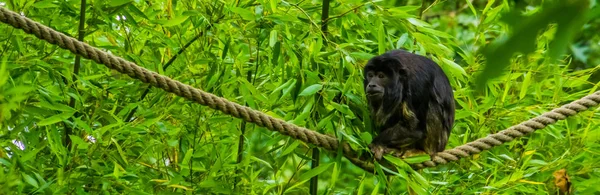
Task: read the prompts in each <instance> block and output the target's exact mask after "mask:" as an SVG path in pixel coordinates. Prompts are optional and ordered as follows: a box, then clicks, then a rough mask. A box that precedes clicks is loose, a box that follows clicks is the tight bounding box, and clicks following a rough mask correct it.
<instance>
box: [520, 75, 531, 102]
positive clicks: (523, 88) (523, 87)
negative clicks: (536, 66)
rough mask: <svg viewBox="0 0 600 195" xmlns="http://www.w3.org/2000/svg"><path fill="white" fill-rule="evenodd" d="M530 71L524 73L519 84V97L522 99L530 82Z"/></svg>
mask: <svg viewBox="0 0 600 195" xmlns="http://www.w3.org/2000/svg"><path fill="white" fill-rule="evenodd" d="M531 75H532V73H531V72H527V73H525V79H523V84H522V85H521V92H519V99H520V100H522V99H523V98H524V97H525V95H527V89H528V88H529V84H531Z"/></svg>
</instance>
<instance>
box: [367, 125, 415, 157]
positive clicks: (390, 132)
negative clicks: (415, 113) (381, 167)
mask: <svg viewBox="0 0 600 195" xmlns="http://www.w3.org/2000/svg"><path fill="white" fill-rule="evenodd" d="M423 137H424V135H423V132H422V131H419V130H412V131H411V130H408V129H407V128H406V127H404V126H402V125H400V124H397V125H394V126H393V127H390V128H388V129H386V130H384V131H382V132H381V133H379V135H377V137H375V139H373V142H372V143H371V144H370V145H369V147H370V148H371V152H372V153H373V155H374V156H375V158H376V159H381V157H382V156H383V152H384V148H386V147H387V148H402V147H406V146H410V145H412V144H414V143H415V142H417V141H419V140H421V139H423Z"/></svg>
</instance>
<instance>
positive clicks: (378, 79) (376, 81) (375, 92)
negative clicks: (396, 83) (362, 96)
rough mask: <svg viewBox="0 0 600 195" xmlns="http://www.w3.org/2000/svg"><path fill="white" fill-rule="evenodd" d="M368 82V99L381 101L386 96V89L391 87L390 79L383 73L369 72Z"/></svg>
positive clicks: (366, 90)
mask: <svg viewBox="0 0 600 195" xmlns="http://www.w3.org/2000/svg"><path fill="white" fill-rule="evenodd" d="M366 81H367V82H366V86H365V92H366V94H367V98H369V99H381V98H382V97H383V96H384V95H385V92H386V91H385V88H386V86H387V85H389V82H390V77H389V76H388V75H386V74H385V73H384V72H382V71H368V72H367V75H366Z"/></svg>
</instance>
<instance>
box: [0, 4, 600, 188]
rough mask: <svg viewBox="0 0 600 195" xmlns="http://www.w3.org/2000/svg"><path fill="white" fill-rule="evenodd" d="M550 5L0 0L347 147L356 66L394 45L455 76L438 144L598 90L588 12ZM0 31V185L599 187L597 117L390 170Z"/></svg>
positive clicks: (361, 140)
mask: <svg viewBox="0 0 600 195" xmlns="http://www.w3.org/2000/svg"><path fill="white" fill-rule="evenodd" d="M324 2H325V3H324ZM546 3H547V4H545V3H542V2H541V1H534V0H531V1H509V0H503V1H493V0H492V1H483V0H473V1H443V0H435V1H425V2H422V1H413V0H397V1H360V0H344V1H331V2H329V1H327V0H325V1H315V0H311V1H306V0H300V1H276V0H257V1H247V0H239V1H209V0H199V1H172V0H167V1H159V0H147V1H139V0H136V1H129V0H111V1H99V0H96V1H89V2H86V5H85V6H84V8H85V9H84V12H82V11H81V10H80V7H81V6H82V2H81V1H72V0H42V1H28V0H12V1H6V0H0V6H4V7H6V8H8V9H10V10H13V11H15V12H18V13H21V14H22V15H24V16H26V17H28V18H31V19H33V20H35V21H38V22H40V23H42V24H44V25H48V26H50V27H51V28H53V29H56V30H58V31H60V32H63V33H65V34H68V35H70V36H73V37H77V36H78V34H79V27H78V26H79V24H80V20H81V19H82V18H81V16H82V13H83V15H85V18H84V19H85V25H84V26H83V28H82V30H83V32H85V36H84V37H83V38H84V41H85V42H87V43H89V44H91V45H93V46H96V47H98V48H101V49H105V50H107V51H109V52H111V53H113V54H116V55H118V56H121V57H123V58H125V59H128V60H130V61H133V62H135V63H137V64H139V65H141V66H144V67H146V68H148V69H151V70H154V71H157V72H159V73H161V74H164V75H168V76H169V77H171V78H174V79H177V80H179V81H182V82H184V83H187V84H190V85H192V86H195V87H198V88H200V89H202V90H205V91H207V92H210V93H214V94H216V95H218V96H222V97H225V98H227V99H229V100H231V101H235V102H238V103H240V104H244V105H247V106H249V107H252V108H254V109H257V110H260V111H262V112H265V113H268V114H269V115H271V116H274V117H277V118H281V119H284V120H286V121H289V122H291V123H294V124H297V125H300V126H304V127H307V128H309V129H314V130H317V131H319V132H321V133H326V134H330V135H335V136H337V137H338V138H339V139H340V140H344V141H346V142H349V143H351V144H352V145H353V146H354V147H356V149H364V148H365V146H366V144H367V143H369V142H370V139H371V138H372V135H371V129H370V128H369V124H370V122H369V121H368V120H364V119H366V118H365V117H366V112H367V111H366V105H365V98H364V93H363V91H362V67H363V65H364V64H365V62H366V60H368V59H369V58H370V57H372V56H374V55H377V54H380V53H383V52H385V51H387V50H390V49H396V48H403V49H406V50H408V51H411V52H415V53H417V54H421V55H427V56H428V57H430V58H432V59H433V60H434V61H436V62H437V63H439V65H440V66H441V67H442V68H443V70H444V71H445V72H446V74H447V75H448V76H449V78H450V81H451V84H452V87H453V88H454V90H455V99H456V104H457V111H456V122H455V123H456V124H455V126H454V128H453V132H452V135H451V137H450V141H449V145H448V147H449V148H451V147H455V146H459V145H461V144H464V143H466V142H469V141H472V140H475V139H477V138H480V137H484V136H486V135H488V134H490V133H495V132H498V131H500V130H502V129H505V128H507V127H510V126H512V125H514V124H518V123H520V122H521V121H524V120H527V119H529V118H531V117H534V116H536V115H539V114H540V113H542V112H545V111H549V110H551V109H553V108H555V107H558V106H560V105H562V104H565V103H568V102H570V101H572V100H575V99H578V98H580V97H583V96H585V95H587V94H590V93H593V92H595V91H596V90H597V87H598V81H599V80H600V75H599V74H598V70H597V68H596V67H597V65H598V64H600V55H599V54H600V44H599V43H600V36H599V35H598V33H597V32H599V31H600V19H598V17H597V16H598V15H600V9H599V8H598V7H599V6H598V5H596V2H595V1H591V2H587V1H568V2H566V3H565V2H562V1H546ZM325 5H329V9H327V7H325V10H328V13H327V14H325V12H323V10H324V6H325ZM557 6H558V8H557ZM560 6H567V7H568V8H566V7H560ZM569 6H570V7H569ZM569 14H570V15H569ZM323 15H326V16H328V17H326V19H325V20H322V16H323ZM567 15H569V17H565V16H567ZM571 15H573V16H572V17H570V16H571ZM323 21H325V22H326V23H325V24H326V25H323V24H324V23H323ZM323 26H326V30H325V28H323ZM565 26H566V27H565ZM565 29H566V30H565ZM0 32H3V33H0V44H1V47H0V57H1V58H2V60H1V61H0V62H1V63H0V146H1V149H0V165H1V170H0V194H21V193H27V194H38V193H39V194H54V193H58V194H88V193H90V194H99V193H103V194H113V193H135V194H165V193H187V194H197V193H202V194H232V193H241V194H283V193H286V194H308V193H314V194H366V193H372V194H383V193H390V194H402V193H408V192H407V188H410V189H411V190H413V191H414V192H417V193H423V194H457V193H459V194H462V193H465V194H472V193H486V194H497V193H498V194H512V193H535V194H540V193H542V194H544V193H550V194H554V193H556V192H557V191H558V187H557V186H556V184H555V183H554V177H553V173H554V172H555V171H557V170H560V169H565V170H566V173H567V174H568V175H569V178H570V182H572V190H573V192H575V193H578V194H590V193H591V194H593V193H596V194H597V193H598V191H600V186H599V185H597V184H598V181H600V167H599V166H600V165H599V164H598V163H597V162H598V160H600V152H598V151H600V130H598V129H599V120H598V119H599V118H600V116H598V115H599V114H598V113H597V112H595V111H587V112H583V113H580V114H579V115H577V116H575V117H571V118H569V119H568V120H566V121H562V122H559V123H557V124H555V125H552V126H549V127H547V128H545V129H542V130H539V131H537V132H536V133H534V134H532V135H530V136H528V137H525V138H522V139H518V140H515V141H512V142H510V143H507V144H504V145H501V146H497V147H495V148H493V149H491V150H490V151H488V152H484V153H481V154H478V155H474V156H473V157H471V158H467V159H463V160H461V161H459V162H458V163H451V164H449V165H444V166H439V167H435V168H429V169H425V170H421V171H417V172H408V174H403V175H401V176H398V177H388V178H386V177H383V176H376V175H373V174H371V173H368V172H365V171H363V170H362V169H360V168H358V167H356V166H354V165H352V164H351V163H349V162H348V161H347V160H346V159H344V158H343V157H341V155H339V154H337V153H335V152H328V151H325V150H320V149H319V148H315V147H314V146H311V145H309V144H306V143H302V142H299V141H296V140H294V139H292V138H289V137H286V136H282V135H280V134H278V133H274V132H271V131H269V130H266V129H264V128H261V127H258V126H256V125H254V124H249V123H245V122H242V121H241V120H240V119H235V118H232V117H230V116H227V115H224V114H222V113H220V112H218V111H214V110H211V109H209V108H207V107H204V106H200V105H197V104H194V103H192V102H190V101H187V100H185V99H183V98H180V97H177V96H174V95H172V94H168V93H165V92H164V91H162V90H160V89H155V88H150V87H149V86H148V85H147V84H144V83H142V82H140V81H137V80H133V79H131V78H129V77H128V76H125V75H121V74H119V73H117V72H116V71H112V70H110V69H107V68H106V67H104V66H102V65H99V64H96V63H93V62H91V61H89V60H81V61H80V62H77V60H75V56H74V55H73V54H71V53H69V52H68V51H66V50H63V49H60V48H58V47H57V46H55V45H51V44H48V43H46V42H44V41H41V40H39V39H37V38H35V37H33V36H31V35H27V34H25V33H23V32H22V31H21V30H16V29H14V28H13V27H10V26H8V25H5V24H2V25H0ZM498 48H500V49H498ZM486 59H487V60H486ZM77 66H80V68H79V70H78V71H76V70H75V69H76V68H74V67H77ZM594 110H595V109H594ZM239 152H241V154H243V155H238V153H239ZM314 157H319V158H320V160H319V161H311V159H312V158H314ZM317 162H318V166H316V165H317ZM311 165H313V166H315V167H316V168H314V169H311ZM314 176H318V180H316V177H314ZM311 178H315V179H313V180H312V181H311V180H310V179H311Z"/></svg>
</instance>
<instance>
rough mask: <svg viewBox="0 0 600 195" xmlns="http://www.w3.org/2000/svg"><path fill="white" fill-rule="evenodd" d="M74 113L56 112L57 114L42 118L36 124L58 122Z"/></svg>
mask: <svg viewBox="0 0 600 195" xmlns="http://www.w3.org/2000/svg"><path fill="white" fill-rule="evenodd" d="M74 113H75V112H63V113H61V114H57V115H54V116H51V117H48V118H46V119H44V120H41V121H40V122H39V123H37V125H38V126H46V125H52V124H54V123H58V122H61V121H63V120H66V119H68V118H70V117H71V116H73V114H74Z"/></svg>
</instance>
